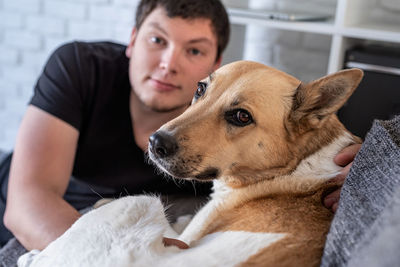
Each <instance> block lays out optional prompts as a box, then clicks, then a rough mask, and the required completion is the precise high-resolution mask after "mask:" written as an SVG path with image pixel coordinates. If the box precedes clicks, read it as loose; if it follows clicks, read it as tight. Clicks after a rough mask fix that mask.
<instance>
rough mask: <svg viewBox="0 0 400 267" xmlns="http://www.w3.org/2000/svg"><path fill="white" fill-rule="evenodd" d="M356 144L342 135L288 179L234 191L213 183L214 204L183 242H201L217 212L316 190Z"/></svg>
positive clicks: (199, 215)
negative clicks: (338, 158) (341, 155)
mask: <svg viewBox="0 0 400 267" xmlns="http://www.w3.org/2000/svg"><path fill="white" fill-rule="evenodd" d="M354 142H355V139H354V137H353V136H352V135H351V134H350V133H348V132H343V134H342V135H340V136H339V137H337V138H336V139H335V140H334V141H333V142H332V143H331V144H329V145H328V146H325V147H323V148H322V149H320V150H318V151H316V152H315V153H313V154H312V155H310V156H308V157H307V158H305V159H303V160H302V161H300V163H299V164H298V166H297V168H296V169H295V170H294V171H293V172H292V173H291V174H289V175H285V176H279V177H274V178H273V179H268V180H262V181H259V182H257V183H253V184H250V185H247V186H244V187H240V188H231V187H229V186H228V185H226V184H225V183H224V182H223V181H222V179H218V180H214V186H213V193H212V194H211V200H210V201H209V202H208V203H207V204H206V205H205V206H204V207H203V208H202V209H201V210H200V211H199V212H198V213H197V214H196V216H195V217H194V218H193V220H192V222H191V223H190V224H189V225H188V227H187V228H186V229H185V230H184V232H183V233H182V235H181V236H180V239H181V240H183V241H185V242H186V243H188V244H190V243H191V242H192V241H195V240H198V239H199V238H201V237H202V235H203V231H204V229H205V228H206V225H208V224H209V223H210V222H212V221H213V220H214V219H215V218H214V216H215V214H217V213H216V212H215V211H216V210H219V211H220V210H222V209H230V208H233V207H236V206H238V205H240V204H242V203H244V202H247V201H249V200H252V199H256V198H260V197H265V196H268V195H276V194H283V193H284V194H288V193H289V194H290V193H293V194H300V193H307V192H310V191H313V190H315V189H316V188H318V187H320V186H321V185H322V184H323V183H325V182H326V181H327V180H329V179H330V178H333V177H335V176H336V175H337V174H338V173H339V172H340V170H341V169H342V167H340V166H337V165H336V164H334V162H333V158H334V157H335V155H337V154H338V153H339V151H340V150H342V149H343V148H344V147H346V146H348V145H350V144H352V143H354Z"/></svg>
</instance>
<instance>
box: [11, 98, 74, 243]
mask: <svg viewBox="0 0 400 267" xmlns="http://www.w3.org/2000/svg"><path fill="white" fill-rule="evenodd" d="M78 136H79V132H78V130H76V129H75V128H74V127H72V126H70V125H69V124H67V123H66V122H63V121H62V120H60V119H58V118H56V117H54V116H52V115H50V114H49V113H46V112H44V111H42V110H41V109H39V108H37V107H34V106H29V107H28V109H27V112H26V114H25V116H24V119H23V121H22V123H21V126H20V129H19V133H18V137H17V142H16V146H15V151H14V155H13V159H12V163H11V169H10V179H9V185H8V197H7V206H6V211H5V215H4V223H5V225H6V227H7V228H9V229H10V231H11V232H12V233H13V234H14V235H15V237H16V238H17V239H18V240H19V241H20V242H21V243H22V244H23V245H24V246H25V248H27V249H29V250H31V249H43V248H44V247H46V246H47V245H48V244H49V243H50V242H51V241H53V240H54V239H55V238H57V237H58V236H60V235H61V234H62V233H64V232H65V231H66V229H68V228H69V227H70V226H71V224H72V223H74V222H75V221H76V220H77V219H78V218H79V216H80V214H79V212H78V211H76V210H75V209H74V208H73V207H72V206H70V205H69V204H68V203H67V202H66V201H64V200H63V195H64V193H65V190H66V188H67V186H68V182H69V178H70V175H71V172H72V168H73V163H74V158H75V151H76V147H77V140H78Z"/></svg>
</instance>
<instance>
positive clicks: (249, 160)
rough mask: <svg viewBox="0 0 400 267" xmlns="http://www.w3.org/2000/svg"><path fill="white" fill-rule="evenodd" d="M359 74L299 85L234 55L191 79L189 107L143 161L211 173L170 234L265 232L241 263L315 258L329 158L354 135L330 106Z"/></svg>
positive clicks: (188, 174)
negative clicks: (201, 198) (207, 187)
mask: <svg viewBox="0 0 400 267" xmlns="http://www.w3.org/2000/svg"><path fill="white" fill-rule="evenodd" d="M362 75H363V74H362V71H360V70H358V69H352V70H344V71H340V72H338V73H335V74H332V75H329V76H326V77H323V78H321V79H319V80H317V81H314V82H311V83H308V84H303V83H302V82H301V81H299V80H298V79H296V78H294V77H292V76H290V75H288V74H286V73H283V72H281V71H278V70H276V69H273V68H270V67H267V66H264V65H262V64H259V63H255V62H248V61H239V62H235V63H232V64H229V65H226V66H224V67H222V68H220V69H219V70H217V71H216V72H215V73H213V74H212V75H210V77H208V78H207V79H206V80H204V81H202V82H200V83H199V86H198V89H197V92H196V95H195V98H194V100H193V103H192V105H191V106H190V107H189V109H188V110H187V111H186V112H185V113H184V114H182V115H181V116H179V117H178V118H176V119H174V120H173V121H171V122H169V123H167V124H165V125H164V126H162V127H161V128H160V129H159V130H158V131H157V132H156V133H155V134H153V135H152V136H151V137H150V144H149V156H150V158H151V160H152V161H154V162H155V163H156V164H157V166H158V167H159V168H160V169H162V170H163V171H165V172H166V173H168V174H170V175H171V176H173V177H175V178H179V179H196V180H200V181H209V180H214V193H213V194H212V198H211V200H210V202H209V203H207V204H206V206H205V207H203V208H202V209H201V210H200V211H199V213H198V214H196V216H195V217H194V219H193V220H192V222H191V223H190V224H189V226H188V227H187V228H186V229H185V230H184V232H183V233H182V235H181V236H180V237H179V239H181V240H182V241H184V242H186V243H188V244H189V245H191V246H195V245H196V242H198V241H199V240H200V239H201V238H203V237H205V236H206V235H209V234H212V233H217V232H224V233H234V232H236V231H245V232H251V233H272V234H275V235H274V236H273V238H271V242H270V243H269V244H268V245H267V246H265V247H263V248H262V249H261V250H258V252H257V253H256V254H254V255H252V256H251V255H249V258H248V259H247V260H246V261H245V262H242V264H243V265H245V266H247V265H254V266H318V265H319V262H320V258H321V255H322V251H323V246H324V242H325V237H326V234H327V232H328V230H329V226H330V222H331V219H332V216H333V215H332V213H331V212H330V211H329V210H327V209H326V208H325V207H324V206H323V204H322V198H323V196H324V194H326V193H327V192H328V191H330V190H332V187H333V186H335V185H333V184H332V183H329V182H328V179H329V178H332V177H334V176H335V175H336V174H337V173H338V172H339V171H340V167H338V166H336V165H335V164H334V163H333V157H334V156H335V155H336V154H337V153H338V152H339V151H340V150H341V149H342V148H344V147H346V146H348V145H350V144H352V143H357V142H360V140H359V139H358V138H357V137H354V136H353V135H352V134H351V133H349V132H348V131H347V130H346V129H345V128H344V126H343V125H342V124H341V123H340V122H339V121H338V119H337V117H336V115H335V112H336V111H337V110H338V109H339V108H340V107H341V106H342V105H343V104H344V103H345V101H346V100H347V99H348V97H349V96H350V95H351V94H352V92H353V91H354V90H355V88H356V87H357V85H358V84H359V82H360V80H361V78H362ZM233 242H235V240H233ZM237 242H239V241H237ZM221 246H224V244H221ZM243 246H251V244H243ZM231 253H232V254H233V255H232V257H235V254H236V253H240V252H239V251H232V252H231Z"/></svg>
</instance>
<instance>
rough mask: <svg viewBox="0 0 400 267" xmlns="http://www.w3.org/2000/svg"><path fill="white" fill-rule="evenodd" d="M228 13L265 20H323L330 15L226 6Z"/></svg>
mask: <svg viewBox="0 0 400 267" xmlns="http://www.w3.org/2000/svg"><path fill="white" fill-rule="evenodd" d="M228 13H229V14H230V15H237V16H243V17H249V18H257V19H266V20H282V21H325V20H328V19H330V18H331V17H332V16H331V15H327V14H318V13H304V12H284V11H275V10H256V9H246V8H233V7H232V8H228Z"/></svg>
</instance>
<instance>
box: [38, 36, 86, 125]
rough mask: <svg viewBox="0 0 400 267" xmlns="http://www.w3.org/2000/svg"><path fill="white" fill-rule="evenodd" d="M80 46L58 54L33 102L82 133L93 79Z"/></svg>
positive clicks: (45, 71)
mask: <svg viewBox="0 0 400 267" xmlns="http://www.w3.org/2000/svg"><path fill="white" fill-rule="evenodd" d="M81 57H82V55H81V51H80V49H79V44H78V43H77V42H74V43H68V44H65V45H63V46H61V47H59V48H58V49H56V50H55V51H54V53H53V54H52V55H51V56H50V58H49V60H48V61H47V63H46V65H45V67H44V69H43V72H42V74H41V75H40V77H39V79H38V81H37V84H36V86H35V89H34V94H33V97H32V99H31V101H30V104H31V105H34V106H36V107H38V108H40V109H42V110H44V111H46V112H48V113H50V114H52V115H54V116H55V117H57V118H59V119H61V120H63V121H65V122H67V123H68V124H70V125H72V126H73V127H75V128H76V129H78V130H80V128H81V124H82V120H83V112H84V110H83V109H84V98H85V91H84V90H87V89H88V88H87V86H89V85H88V84H86V82H85V79H83V77H86V79H90V77H88V76H90V73H85V72H88V68H87V67H86V68H85V67H84V66H82V64H84V60H83V59H82V58H81Z"/></svg>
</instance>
